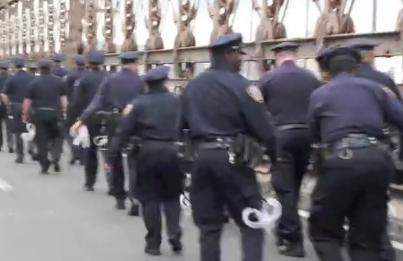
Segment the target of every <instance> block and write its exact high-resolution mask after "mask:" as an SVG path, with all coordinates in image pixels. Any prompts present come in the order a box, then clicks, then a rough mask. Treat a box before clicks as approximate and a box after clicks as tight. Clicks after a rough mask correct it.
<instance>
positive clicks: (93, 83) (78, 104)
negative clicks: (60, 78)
mask: <svg viewBox="0 0 403 261" xmlns="http://www.w3.org/2000/svg"><path fill="white" fill-rule="evenodd" d="M107 76H108V73H107V72H105V71H103V70H95V71H90V72H87V73H86V74H85V75H84V76H83V77H82V78H81V79H80V80H79V82H78V86H77V87H76V88H75V90H74V94H73V102H72V104H73V107H74V109H75V110H77V113H78V114H80V113H81V112H82V111H83V110H84V109H85V108H86V107H87V106H88V105H89V104H90V103H91V101H92V99H93V98H94V97H95V94H96V93H97V91H98V89H99V88H100V86H101V85H102V82H103V81H104V80H105V79H106V77H107Z"/></svg>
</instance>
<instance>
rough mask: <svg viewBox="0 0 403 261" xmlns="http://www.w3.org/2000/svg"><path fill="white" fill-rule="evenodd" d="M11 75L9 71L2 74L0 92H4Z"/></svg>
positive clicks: (0, 75)
mask: <svg viewBox="0 0 403 261" xmlns="http://www.w3.org/2000/svg"><path fill="white" fill-rule="evenodd" d="M9 78H10V76H9V75H8V74H7V73H4V74H0V92H3V90H4V87H5V84H6V82H7V80H8V79H9Z"/></svg>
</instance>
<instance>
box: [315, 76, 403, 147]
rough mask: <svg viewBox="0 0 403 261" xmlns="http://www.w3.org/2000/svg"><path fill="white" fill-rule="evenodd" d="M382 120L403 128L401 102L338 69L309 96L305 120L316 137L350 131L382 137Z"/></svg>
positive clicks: (338, 135) (338, 136)
mask: <svg viewBox="0 0 403 261" xmlns="http://www.w3.org/2000/svg"><path fill="white" fill-rule="evenodd" d="M385 121H387V122H390V123H392V124H394V125H397V127H399V128H403V106H402V105H401V104H400V102H399V101H398V100H397V99H395V98H394V97H392V96H391V95H390V94H389V93H388V92H386V91H385V90H383V89H382V87H381V86H380V85H378V84H376V83H375V82H373V81H369V80H366V79H362V78H358V77H354V76H352V75H350V74H347V73H341V74H339V75H338V76H336V78H334V79H333V80H332V81H331V82H329V83H327V84H325V85H324V86H323V87H321V88H319V89H317V90H316V91H315V92H314V93H313V94H312V96H311V100H310V106H309V113H308V122H309V125H310V129H311V132H312V134H313V136H314V137H313V138H314V139H315V140H316V141H320V142H322V143H332V142H335V141H337V140H339V139H341V138H343V137H345V136H346V135H348V134H350V133H364V134H367V135H369V136H373V137H377V138H382V136H383V132H382V129H383V126H384V122H385Z"/></svg>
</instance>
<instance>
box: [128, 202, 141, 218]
mask: <svg viewBox="0 0 403 261" xmlns="http://www.w3.org/2000/svg"><path fill="white" fill-rule="evenodd" d="M129 216H131V217H138V216H140V207H139V205H137V204H133V205H132V206H131V208H130V210H129Z"/></svg>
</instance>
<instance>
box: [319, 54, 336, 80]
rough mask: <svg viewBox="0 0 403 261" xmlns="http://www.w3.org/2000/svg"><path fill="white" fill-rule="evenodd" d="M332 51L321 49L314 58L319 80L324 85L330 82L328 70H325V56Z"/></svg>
mask: <svg viewBox="0 0 403 261" xmlns="http://www.w3.org/2000/svg"><path fill="white" fill-rule="evenodd" d="M332 51H333V48H332V47H324V48H322V49H321V50H320V51H319V53H318V55H317V56H316V58H315V60H316V62H317V63H318V66H319V71H320V74H321V78H322V79H321V80H322V82H324V83H326V82H328V81H329V80H330V75H329V68H327V63H326V59H327V55H328V54H329V53H331V52H332Z"/></svg>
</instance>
